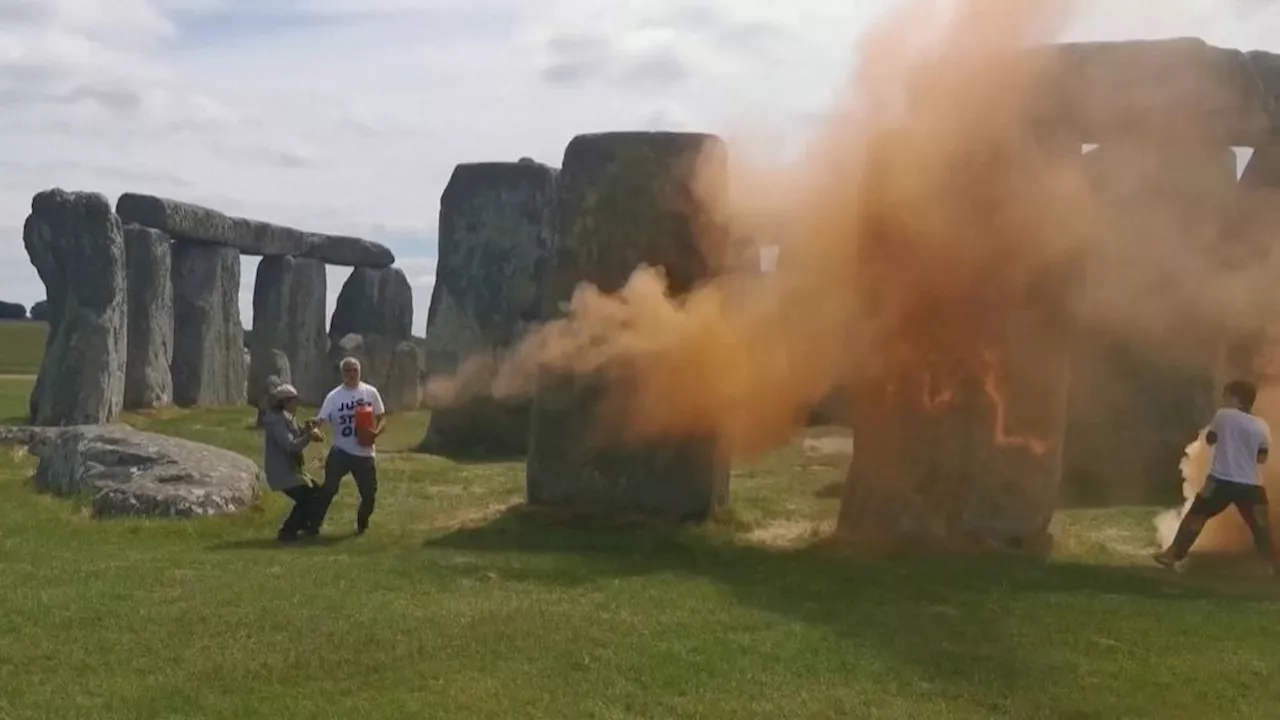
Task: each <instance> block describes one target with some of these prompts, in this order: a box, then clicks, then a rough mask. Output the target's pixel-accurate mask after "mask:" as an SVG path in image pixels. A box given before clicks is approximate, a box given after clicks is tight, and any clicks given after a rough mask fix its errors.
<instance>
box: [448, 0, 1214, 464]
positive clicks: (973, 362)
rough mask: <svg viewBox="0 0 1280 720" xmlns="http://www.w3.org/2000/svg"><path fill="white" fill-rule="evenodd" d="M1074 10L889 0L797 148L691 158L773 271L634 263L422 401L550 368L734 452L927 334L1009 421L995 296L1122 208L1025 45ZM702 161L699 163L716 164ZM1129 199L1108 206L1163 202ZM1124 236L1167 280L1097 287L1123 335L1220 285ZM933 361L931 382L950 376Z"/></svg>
mask: <svg viewBox="0 0 1280 720" xmlns="http://www.w3.org/2000/svg"><path fill="white" fill-rule="evenodd" d="M1072 9H1073V6H1072V4H1071V3H1069V2H1066V1H1065V0H1064V1H1060V2H1059V1H1049V0H1045V1H1043V2H1035V1H1031V0H909V1H903V2H899V3H897V4H896V5H895V6H894V7H893V8H892V9H891V10H890V11H889V12H888V13H887V14H886V15H884V16H883V17H882V18H881V19H880V20H879V21H878V22H877V24H876V25H875V26H874V27H872V28H871V30H870V31H869V32H867V33H865V34H864V35H863V37H861V38H860V42H859V49H860V53H859V57H858V62H857V66H856V71H855V72H854V73H853V75H852V77H851V78H850V81H849V83H848V92H847V93H845V94H844V96H843V97H841V98H840V100H839V101H838V103H837V104H836V106H835V107H834V108H832V109H831V111H830V112H829V113H828V116H827V119H826V122H825V124H824V125H823V127H822V128H821V130H820V131H819V132H817V133H816V134H815V135H814V136H813V137H812V138H811V142H810V143H809V145H808V146H807V148H806V149H805V150H804V152H803V153H801V155H800V157H799V158H798V159H797V160H795V161H794V162H791V163H787V164H781V165H765V166H761V165H752V164H751V163H749V162H747V161H746V160H744V159H743V158H744V157H745V156H746V155H747V153H737V154H735V153H733V152H731V153H730V158H729V159H728V168H729V171H728V172H727V173H723V172H721V173H719V174H717V173H710V172H708V173H706V174H704V175H702V176H701V183H700V191H701V199H702V202H703V204H704V206H705V208H706V210H707V212H709V213H711V214H712V215H713V216H714V217H715V218H716V219H718V220H719V221H721V223H722V224H723V225H725V226H727V227H728V228H729V229H730V232H729V233H728V235H729V236H730V237H733V238H737V239H741V238H749V239H750V242H752V243H755V244H756V246H757V247H762V246H777V247H778V248H779V254H778V260H777V266H776V268H775V269H774V270H773V271H772V272H765V273H761V272H734V271H731V270H725V271H723V272H722V273H721V274H720V275H718V276H716V277H713V278H711V279H709V280H708V281H707V282H705V283H703V284H702V285H700V286H698V287H696V288H695V289H694V290H692V291H691V292H689V293H687V294H685V295H682V296H680V297H673V296H672V295H671V294H670V293H669V292H668V291H667V285H666V283H665V280H664V277H663V275H662V273H661V272H660V271H658V270H656V269H654V268H646V267H642V268H640V269H638V270H637V271H636V272H635V273H634V275H632V277H631V279H630V281H629V282H628V283H627V284H626V286H625V287H623V288H622V289H621V290H620V291H618V292H616V293H612V294H605V293H602V292H600V291H599V290H598V289H596V288H594V287H591V286H589V285H584V286H581V287H579V288H578V290H577V292H576V294H575V295H574V297H573V299H572V301H571V303H570V307H569V309H568V311H567V313H566V314H565V316H564V317H562V318H561V319H558V320H554V321H551V322H547V323H545V324H542V325H540V326H538V327H536V328H535V329H534V330H532V331H531V332H530V333H529V334H528V335H527V336H526V337H525V338H524V339H523V341H522V342H520V343H519V344H518V345H517V346H516V347H514V348H512V349H511V350H510V351H508V352H506V353H504V354H503V355H502V356H501V357H484V358H473V359H472V360H470V361H468V362H466V363H464V364H463V366H462V367H461V368H460V370H459V371H458V372H457V373H456V374H454V375H452V376H450V377H438V378H435V379H433V380H432V382H431V383H430V384H429V388H428V394H429V396H430V397H432V398H433V400H432V402H433V403H435V404H437V405H440V404H448V403H453V402H460V401H462V400H464V399H465V398H466V397H468V396H470V395H474V394H479V393H491V394H493V395H495V396H497V397H506V398H510V397H517V396H524V395H529V394H531V393H532V392H533V391H534V389H535V387H536V385H537V379H538V378H539V377H542V376H543V374H544V373H554V374H564V373H567V374H571V375H576V376H579V377H592V378H603V379H604V380H605V381H606V385H607V386H608V392H609V393H611V394H612V395H613V396H614V399H615V400H616V401H617V404H616V406H617V407H625V408H626V412H625V413H623V414H622V415H621V416H620V417H618V418H614V420H616V421H617V423H618V426H617V427H616V428H613V429H614V430H615V431H616V432H617V434H618V437H619V438H622V439H655V438H661V437H673V436H685V435H703V436H706V435H715V436H718V437H719V438H721V440H722V441H723V443H724V444H725V446H726V448H727V449H728V450H729V451H730V452H731V453H732V454H733V455H734V456H737V457H742V456H746V455H751V454H755V453H758V452H762V451H766V450H768V449H771V448H773V447H775V446H777V445H779V444H782V443H785V442H786V441H787V440H788V439H789V438H790V436H791V434H792V433H793V431H794V430H795V429H796V427H797V426H798V425H800V424H801V423H802V422H803V421H804V420H805V417H806V414H807V412H808V410H809V409H810V408H811V407H813V406H814V405H815V404H817V403H818V402H820V401H821V400H822V399H823V398H824V397H825V396H826V395H827V394H828V393H829V392H830V391H831V390H832V389H833V388H835V387H837V386H842V385H844V384H846V383H850V382H853V381H855V380H856V379H857V378H858V377H860V376H865V375H868V374H876V373H883V371H884V369H885V368H893V367H900V366H909V367H911V368H921V369H927V368H929V367H930V362H931V360H930V358H928V357H921V356H920V355H921V354H922V353H926V352H928V353H938V354H941V355H943V356H945V357H946V358H947V359H948V362H959V363H961V364H965V367H964V368H961V369H960V370H958V371H957V372H958V373H959V374H961V375H966V376H968V377H976V378H977V379H978V382H979V387H980V388H983V389H985V391H986V392H985V395H986V396H987V397H988V398H989V399H990V401H991V403H992V405H993V408H994V410H993V412H994V413H995V414H996V415H997V416H999V417H998V420H999V422H1001V423H1003V422H1004V416H1005V415H1006V414H1008V413H1006V408H1005V405H1006V401H1007V400H1009V398H1004V397H1001V393H1000V390H999V389H998V388H997V385H998V383H997V382H995V381H994V380H993V379H992V378H993V376H992V374H991V373H992V371H991V370H990V367H989V366H990V364H991V363H990V357H989V355H990V350H991V346H992V343H991V342H989V340H990V339H991V338H992V337H999V335H1000V333H1003V332H1005V326H1006V325H1007V323H1008V321H1009V311H1008V308H1009V307H1010V305H1011V304H1016V303H1019V302H1022V301H1023V300H1022V299H1023V298H1025V297H1026V296H1027V294H1028V292H1029V291H1031V290H1032V289H1033V287H1034V286H1035V284H1036V283H1038V282H1041V281H1042V280H1043V278H1044V276H1045V274H1046V273H1047V272H1050V269H1051V268H1053V267H1055V266H1058V265H1060V264H1061V263H1063V262H1064V261H1066V260H1069V259H1071V258H1073V257H1077V256H1078V255H1079V254H1080V253H1081V251H1082V249H1084V247H1085V246H1086V245H1090V244H1091V243H1093V242H1095V241H1098V240H1099V239H1100V238H1101V239H1105V240H1107V241H1111V240H1112V239H1113V237H1112V236H1113V235H1115V234H1116V233H1115V232H1112V233H1111V234H1108V233H1106V232H1103V230H1104V229H1106V228H1104V227H1103V225H1104V224H1109V223H1113V222H1115V221H1114V219H1113V216H1112V215H1109V214H1107V213H1106V212H1104V211H1103V209H1102V208H1101V205H1100V203H1099V202H1098V199H1097V197H1095V194H1094V192H1093V190H1092V189H1091V185H1090V182H1089V179H1088V175H1087V173H1086V170H1085V169H1084V165H1085V163H1084V162H1083V161H1082V155H1081V146H1080V144H1079V143H1080V139H1079V138H1067V139H1066V140H1062V139H1061V138H1058V137H1056V136H1055V134H1054V132H1053V129H1054V127H1055V125H1054V120H1055V119H1056V118H1055V112H1056V111H1057V110H1058V108H1055V106H1054V101H1055V99H1056V98H1055V97H1054V93H1052V92H1047V91H1046V88H1049V87H1052V85H1053V83H1052V82H1051V81H1050V78H1051V77H1052V74H1053V73H1054V72H1055V65H1054V63H1056V62H1057V60H1058V55H1057V54H1055V53H1052V52H1049V51H1046V50H1043V49H1042V50H1035V49H1034V48H1036V47H1037V46H1042V45H1045V44H1048V43H1051V42H1053V41H1054V40H1055V39H1056V37H1057V35H1058V33H1059V32H1060V31H1061V29H1062V28H1063V27H1064V23H1065V22H1066V21H1067V20H1068V19H1069V17H1070V13H1071V11H1072ZM1158 80H1159V78H1153V83H1155V82H1157V81H1158ZM715 160H716V161H717V162H710V161H708V162H707V166H708V167H711V166H715V167H717V168H719V169H720V170H721V171H723V168H724V167H725V165H724V162H723V161H724V158H722V157H721V158H715ZM1128 202H1130V203H1131V204H1130V205H1129V206H1127V207H1126V208H1125V209H1126V211H1127V212H1126V213H1121V214H1120V215H1125V216H1131V215H1133V214H1134V213H1135V212H1137V211H1138V210H1144V211H1146V213H1147V215H1153V214H1159V213H1161V212H1165V213H1167V210H1166V209H1164V208H1163V206H1161V205H1157V204H1151V205H1150V206H1148V207H1143V208H1139V207H1135V205H1136V204H1137V203H1139V202H1141V201H1140V200H1137V199H1133V200H1128ZM1139 214H1141V213H1139ZM1125 232H1127V233H1130V234H1132V233H1139V234H1140V233H1141V230H1140V229H1139V230H1133V229H1132V228H1126V230H1125ZM717 237H719V236H717ZM1126 239H1127V240H1128V239H1131V240H1132V242H1133V243H1134V244H1135V246H1136V247H1137V248H1138V250H1136V251H1133V252H1130V253H1128V254H1127V255H1125V256H1123V257H1119V258H1117V259H1115V260H1114V261H1113V262H1112V267H1113V268H1119V269H1120V270H1119V271H1118V274H1119V275H1121V276H1124V273H1125V272H1128V273H1129V276H1128V278H1127V281H1133V280H1135V278H1137V279H1142V278H1141V277H1139V276H1141V273H1142V272H1143V270H1142V268H1144V267H1147V266H1158V267H1159V268H1160V271H1161V272H1162V273H1163V274H1162V275H1160V276H1159V279H1160V282H1161V283H1163V284H1164V285H1165V286H1164V287H1162V289H1161V291H1160V292H1157V293H1152V294H1151V296H1150V297H1149V298H1146V299H1143V298H1135V297H1133V296H1132V295H1123V294H1112V295H1107V294H1106V293H1101V294H1098V293H1095V295H1098V297H1099V298H1101V299H1100V300H1099V299H1095V300H1094V301H1093V304H1092V305H1091V306H1090V307H1089V312H1090V313H1092V314H1093V315H1094V316H1096V317H1098V318H1105V319H1106V321H1107V322H1108V323H1109V324H1110V325H1109V329H1110V330H1112V331H1114V332H1117V333H1131V334H1135V335H1138V334H1141V333H1140V330H1141V328H1138V327H1136V325H1139V324H1144V323H1145V324H1167V323H1168V322H1170V318H1176V317H1177V316H1178V314H1179V313H1181V312H1189V311H1190V310H1191V309H1193V308H1201V309H1202V308H1203V305H1204V302H1205V300H1206V298H1213V297H1214V295H1213V294H1212V293H1208V292H1207V290H1208V289H1207V288H1206V286H1205V283H1204V282H1203V277H1204V273H1203V272H1202V270H1201V269H1202V267H1203V257H1187V258H1182V257H1181V256H1179V255H1178V253H1177V248H1176V247H1171V246H1168V245H1167V244H1166V245H1165V246H1157V242H1158V241H1160V240H1161V238H1147V237H1138V238H1126ZM1166 239H1167V238H1166ZM707 242H711V240H710V239H708V240H707ZM724 250H725V248H723V247H708V248H707V252H708V254H709V255H712V256H722V255H723V254H724V253H723V251H724ZM1143 250H1145V251H1146V252H1145V253H1144V252H1142V251H1143ZM1153 259H1158V260H1159V261H1160V262H1158V263H1153ZM1124 263H1128V264H1124ZM1144 263H1145V264H1144ZM1139 306H1141V307H1139ZM1140 309H1142V310H1147V311H1149V312H1139V310H1140ZM1157 309H1158V310H1159V311H1158V312H1157V311H1156V310H1157ZM1126 323H1128V325H1126ZM1148 334H1149V335H1152V336H1153V337H1154V336H1155V335H1156V334H1153V333H1148ZM1160 337H1164V336H1160ZM1153 342H1154V341H1153ZM1161 342H1163V340H1161ZM1153 347H1154V345H1153ZM983 378H986V382H985V384H984V382H983ZM944 379H945V378H941V377H939V378H938V380H939V381H940V383H941V384H939V385H938V387H937V388H936V389H935V390H934V391H933V392H932V396H933V398H934V400H932V401H938V398H941V397H942V396H943V395H945V394H946V393H947V392H949V390H948V387H947V386H946V384H945V383H942V382H941V381H942V380H944ZM926 392H929V391H927V390H926ZM1015 399H1016V398H1015ZM932 401H931V402H932ZM993 441H994V442H995V443H997V444H1002V445H1009V444H1020V445H1021V446H1022V447H1026V448H1027V449H1028V450H1030V451H1032V452H1033V453H1035V452H1044V451H1045V447H1044V443H1045V441H1043V440H1038V439H1036V438H1029V437H1021V436H1020V435H1019V434H1018V433H1017V432H1015V430H1013V429H1009V430H1004V429H1001V428H1000V427H997V428H996V429H995V430H994V431H993Z"/></svg>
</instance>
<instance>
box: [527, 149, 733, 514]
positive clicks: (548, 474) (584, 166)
mask: <svg viewBox="0 0 1280 720" xmlns="http://www.w3.org/2000/svg"><path fill="white" fill-rule="evenodd" d="M704 150H707V151H711V152H712V153H718V154H719V156H720V157H724V155H723V143H722V141H720V140H719V139H718V138H715V137H713V136H708V135H700V134H684V133H639V132H637V133H606V134H598V135H582V136H578V137H576V138H574V139H573V140H572V141H571V142H570V143H569V146H568V148H567V149H566V150H565V155H564V162H563V165H562V169H561V171H560V176H559V181H558V196H559V204H558V207H559V218H558V223H557V224H558V226H559V228H560V236H559V239H558V242H557V248H556V252H555V263H554V267H553V269H551V271H550V272H549V274H548V278H547V282H546V284H545V285H544V290H543V297H542V300H543V303H542V308H541V311H542V316H543V317H544V318H552V317H554V316H555V315H556V314H558V313H559V312H560V310H559V307H560V303H561V302H565V301H568V300H569V298H570V297H571V296H572V293H573V290H574V288H575V287H576V286H577V285H578V284H579V283H582V282H588V283H592V284H594V285H596V286H597V287H598V288H599V289H600V290H602V291H603V292H606V293H612V292H616V291H618V290H620V289H621V288H622V287H623V285H624V284H625V283H626V281H627V279H628V278H629V277H630V276H631V274H632V272H633V271H634V270H636V269H637V268H638V267H639V266H640V265H641V264H648V265H649V266H652V267H660V268H661V269H662V270H663V271H664V272H665V273H666V277H667V279H668V281H669V290H670V292H671V293H672V294H673V295H675V296H681V295H684V294H686V293H688V292H689V291H690V290H691V289H692V288H693V286H694V284H695V283H697V282H698V281H699V280H703V279H705V278H706V277H708V275H709V274H710V273H711V271H712V263H711V261H710V260H709V259H708V257H707V256H705V255H704V253H703V250H702V247H703V246H702V244H701V242H700V241H702V240H708V239H709V238H706V237H700V236H701V235H702V233H705V232H710V231H712V230H713V228H712V226H711V224H710V223H707V218H706V217H705V216H704V214H703V212H702V208H701V206H700V204H699V202H698V200H697V196H696V193H695V188H694V184H695V182H696V177H695V175H696V172H697V170H698V169H699V162H700V160H702V159H703V158H704V155H703V151H704ZM720 169H721V170H723V167H721V168H720ZM710 245H714V243H710ZM603 389H604V388H603V387H602V386H601V383H600V381H599V380H596V379H584V378H567V379H562V378H546V379H544V381H543V383H542V384H541V385H540V387H539V389H538V392H537V394H536V396H535V398H534V405H533V411H532V422H531V430H530V432H531V436H530V444H529V458H528V464H527V471H526V475H527V494H528V501H529V503H530V504H531V505H541V506H553V507H560V508H565V509H572V510H576V511H581V512H586V513H589V514H597V515H643V516H650V517H660V518H668V519H677V520H694V521H700V520H705V519H706V518H708V517H709V516H711V515H712V514H713V513H714V512H716V510H717V509H719V508H720V507H722V506H723V505H724V504H725V503H726V502H727V500H728V493H729V466H728V461H727V458H726V457H725V455H724V453H723V451H722V449H721V448H720V447H719V444H718V443H717V442H716V440H715V439H714V438H685V439H680V440H671V441H665V442H657V441H654V442H643V443H628V444H625V445H623V444H620V443H618V442H617V441H616V438H612V437H610V436H609V435H607V434H605V433H607V431H604V432H602V431H601V427H602V426H601V425H599V424H598V423H597V421H599V420H601V411H602V407H601V406H600V404H599V402H600V399H601V391H602V390H603ZM670 401H671V402H680V398H670ZM613 409H616V410H618V411H619V412H620V414H621V415H623V416H625V414H626V409H625V408H613ZM597 441H598V442H597Z"/></svg>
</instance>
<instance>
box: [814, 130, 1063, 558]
mask: <svg viewBox="0 0 1280 720" xmlns="http://www.w3.org/2000/svg"><path fill="white" fill-rule="evenodd" d="M934 139H935V136H934V135H933V134H932V133H930V132H929V129H928V125H927V124H926V125H925V126H924V129H923V130H919V131H917V130H915V129H909V130H905V131H903V132H900V133H895V136H894V137H892V138H889V139H888V140H887V141H884V142H873V143H872V145H871V150H872V154H871V155H870V157H869V164H868V175H869V176H870V177H872V178H874V179H875V181H873V182H868V186H869V187H873V188H874V191H873V192H870V193H868V194H867V195H866V196H864V197H862V198H854V199H851V202H859V201H861V202H862V205H863V206H865V207H866V210H865V211H864V212H865V216H864V220H863V225H862V227H860V228H859V231H860V232H861V233H862V235H863V236H864V237H865V238H871V239H873V240H874V241H864V242H862V243H860V246H859V257H858V272H859V282H858V283H857V284H856V286H855V288H854V289H853V292H856V293H858V294H859V296H860V298H861V299H862V300H863V303H862V305H863V306H864V307H866V308H870V309H876V308H879V309H882V310H881V315H879V316H877V317H875V318H874V320H875V321H876V322H875V323H874V324H873V325H872V327H873V328H874V330H873V331H872V332H875V333H878V334H877V335H872V336H871V337H869V338H867V339H866V343H865V344H866V345H867V346H869V347H877V348H881V352H880V354H879V355H878V356H877V358H876V359H877V362H876V363H875V364H873V365H870V366H868V367H866V368H864V370H863V371H862V372H863V374H862V375H861V376H860V377H858V378H856V379H855V381H854V386H853V387H854V389H853V402H852V408H853V412H852V426H853V431H854V439H855V444H856V448H855V451H854V455H853V459H852V461H851V463H850V466H849V473H848V478H847V481H846V483H845V491H844V495H843V498H842V501H841V506H840V515H839V519H838V522H837V531H836V534H837V538H838V539H839V540H841V541H842V542H843V543H845V544H847V545H850V546H853V547H855V548H857V549H859V550H862V551H868V552H873V553H874V552H902V551H922V552H953V551H967V550H973V551H983V550H991V549H1004V550H1015V551H1026V552H1039V551H1043V550H1045V549H1047V548H1048V547H1049V546H1050V545H1051V537H1050V535H1049V522H1050V520H1051V519H1052V517H1053V514H1054V512H1055V510H1056V509H1057V505H1058V491H1059V481H1060V477H1061V457H1062V448H1063V436H1064V432H1065V427H1066V397H1067V385H1068V367H1069V357H1070V348H1071V343H1072V341H1073V338H1074V333H1075V328H1076V324H1077V321H1078V320H1077V312H1076V310H1077V308H1076V303H1077V302H1078V300H1079V292H1080V289H1081V268H1080V261H1079V257H1078V254H1074V253H1072V252H1071V251H1069V250H1068V251H1067V252H1065V253H1060V250H1059V249H1060V248H1070V247H1072V245H1071V244H1070V240H1071V238H1069V237H1066V236H1059V235H1058V233H1067V232H1072V231H1073V230H1072V229H1071V228H1070V227H1064V226H1065V225H1066V224H1065V223H1061V222H1059V223H1056V224H1053V225H1048V224H1046V223H1043V222H1041V220H1040V218H1038V216H1037V215H1036V214H1034V213H1033V212H1028V211H1027V208H1032V209H1036V210H1039V209H1045V210H1046V211H1048V212H1051V211H1052V204H1053V203H1054V202H1058V201H1059V200H1060V196H1058V195H1056V194H1054V193H1057V192H1058V190H1057V189H1056V188H1048V187H1045V186H1044V185H1043V184H1040V183H1038V182H1037V178H1036V177H1034V176H1031V177H1028V176H1027V174H1026V173H1027V172H1028V171H1027V170H1026V169H1025V168H1026V167H1027V165H1026V164H1024V163H1019V162H1017V161H1016V160H1015V159H1016V158H1022V157H1025V156H1024V155H1021V154H1020V153H1022V152H1023V148H1005V147H1000V146H999V145H998V144H997V145H996V146H995V147H987V146H984V145H983V143H972V144H964V145H963V146H958V149H955V150H954V151H953V152H954V155H952V156H939V157H940V162H948V163H954V164H955V166H956V172H963V173H966V177H967V180H968V181H967V182H965V183H940V184H937V185H930V184H928V183H920V182H919V181H918V179H917V178H914V177H911V176H910V173H909V172H906V171H904V170H902V169H901V167H900V164H899V163H897V162H896V160H895V158H896V157H899V156H900V155H901V153H900V152H898V151H900V150H901V149H902V147H901V143H907V150H909V151H914V152H917V153H918V152H920V148H921V147H922V146H923V147H930V148H932V147H936V146H937V145H936V143H933V142H932V140H934ZM991 142H993V143H998V142H1000V141H999V140H992V141H991ZM1010 150H1012V152H1010ZM1050 152H1053V150H1050ZM992 159H995V160H996V162H991V160H992ZM979 160H980V162H979ZM1001 160H1003V161H1006V162H1008V163H1009V164H1006V165H1002V164H1001V163H1000V162H999V161H1001ZM882 162H883V165H882V164H880V163H882ZM937 208H945V210H937ZM926 212H952V213H954V214H955V215H954V216H948V217H935V218H933V220H934V222H926V223H922V222H914V221H915V220H917V217H918V215H919V214H923V213H926ZM1020 220H1022V221H1025V222H1026V223H1027V224H1026V225H1025V226H1019V225H1018V224H1017V223H1018V222H1019V221H1020ZM1047 233H1055V234H1054V235H1047ZM1037 234H1039V236H1037ZM976 237H981V238H982V242H983V244H984V245H983V247H982V248H981V252H975V251H974V249H973V245H972V242H973V240H972V239H973V238H976ZM1029 238H1030V239H1029ZM1041 249H1043V250H1044V252H1043V254H1042V255H1041V256H1034V255H1032V254H1031V253H1032V252H1034V251H1036V250H1041ZM884 308H892V309H893V314H888V313H886V312H884V311H883V309H884Z"/></svg>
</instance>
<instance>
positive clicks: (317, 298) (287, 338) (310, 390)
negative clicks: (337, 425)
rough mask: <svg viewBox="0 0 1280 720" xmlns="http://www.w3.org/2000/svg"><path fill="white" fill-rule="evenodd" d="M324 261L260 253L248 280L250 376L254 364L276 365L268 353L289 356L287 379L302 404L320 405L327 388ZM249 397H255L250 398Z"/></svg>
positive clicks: (265, 372)
mask: <svg viewBox="0 0 1280 720" xmlns="http://www.w3.org/2000/svg"><path fill="white" fill-rule="evenodd" d="M326 297H327V296H326V293H325V265H324V263H323V262H321V261H320V260H312V259H307V258H294V257H288V256H283V257H264V258H262V260H261V262H259V263H258V273H257V276H256V277H255V278H254V283H253V332H252V334H251V336H250V341H249V342H250V354H251V359H250V371H249V375H250V377H255V378H256V377H259V376H266V375H270V374H272V373H270V372H268V371H266V370H263V371H261V372H258V371H257V370H255V368H256V367H257V366H259V365H263V366H264V367H275V366H276V364H277V362H276V359H275V358H274V357H273V356H272V353H273V351H277V350H278V351H281V352H283V353H284V354H285V356H286V357H287V358H288V359H289V372H290V375H291V377H292V383H293V386H294V387H295V388H297V390H298V396H299V398H300V399H301V400H302V402H304V403H306V404H309V405H319V404H320V402H321V401H323V400H324V396H325V394H326V393H327V392H328V391H329V390H330V389H331V387H332V383H331V378H332V374H333V373H332V372H331V368H330V367H329V363H328V355H329V336H328V335H327V334H326V332H325V300H326ZM250 400H251V401H253V400H255V398H250Z"/></svg>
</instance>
